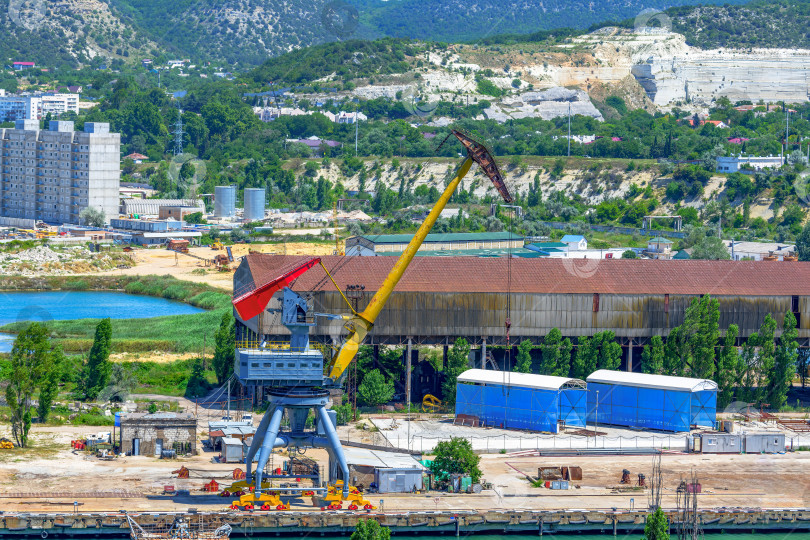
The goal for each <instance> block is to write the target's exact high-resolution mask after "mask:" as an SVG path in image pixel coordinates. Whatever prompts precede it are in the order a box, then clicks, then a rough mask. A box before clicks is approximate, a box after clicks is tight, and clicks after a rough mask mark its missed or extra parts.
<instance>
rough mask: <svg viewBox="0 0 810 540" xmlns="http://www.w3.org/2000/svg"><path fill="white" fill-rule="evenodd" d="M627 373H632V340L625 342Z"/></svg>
mask: <svg viewBox="0 0 810 540" xmlns="http://www.w3.org/2000/svg"><path fill="white" fill-rule="evenodd" d="M625 369H626V370H627V372H628V373H630V372H632V371H633V338H630V339H629V340H627V366H626V368H625Z"/></svg>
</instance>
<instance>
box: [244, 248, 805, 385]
mask: <svg viewBox="0 0 810 540" xmlns="http://www.w3.org/2000/svg"><path fill="white" fill-rule="evenodd" d="M308 259H309V258H308V257H300V256H279V255H267V254H258V253H254V254H250V255H248V256H247V257H244V258H243V259H242V262H241V264H240V266H239V268H238V269H237V271H236V273H235V275H234V290H235V291H236V292H237V293H239V292H242V291H247V290H251V289H252V288H255V287H257V286H261V285H262V284H264V283H266V282H268V281H269V280H271V279H274V278H276V277H278V276H280V275H282V274H283V273H285V272H286V271H288V270H290V269H292V268H293V267H295V266H297V265H300V264H302V263H303V262H305V261H306V260H308ZM322 260H323V263H324V265H325V266H326V267H327V268H328V269H329V271H330V273H331V274H332V276H333V277H334V279H335V281H336V282H337V285H338V287H340V288H341V290H342V291H344V292H347V293H348V294H347V296H348V297H349V301H350V302H354V303H356V307H357V309H358V310H362V309H363V308H364V307H365V306H366V304H367V303H368V302H369V300H370V299H371V297H372V295H373V294H374V292H375V291H376V290H377V288H378V287H379V286H380V284H381V283H382V282H383V280H384V279H385V277H386V276H387V275H388V273H389V271H390V270H391V267H392V266H393V265H394V263H395V262H396V257H337V256H329V257H323V258H322ZM508 263H509V264H508ZM510 272H511V277H510ZM510 283H511V285H510ZM293 289H294V290H296V291H297V292H305V293H310V294H311V295H312V299H313V302H314V305H315V309H316V311H318V312H321V313H344V314H345V313H348V312H349V307H348V306H347V305H346V301H345V300H344V299H343V297H342V296H341V294H340V293H339V292H338V291H337V290H335V287H334V286H333V285H332V283H331V282H330V280H329V278H328V276H327V275H326V274H325V272H324V271H323V269H321V268H320V267H319V266H316V267H315V268H313V269H312V270H310V271H309V272H307V273H305V274H304V275H303V276H301V277H300V278H299V279H298V280H297V281H295V283H294V285H293ZM704 294H710V295H712V297H714V298H717V299H718V300H719V304H720V328H721V331H725V330H726V329H727V328H728V326H729V325H730V324H736V325H737V326H738V327H739V330H740V339H741V340H745V339H747V337H748V336H750V335H751V334H752V333H754V332H757V331H758V330H759V327H760V325H761V324H762V322H763V321H764V319H765V316H766V315H767V314H772V315H773V317H774V318H775V319H776V321H777V323H778V324H779V325H780V327H781V324H782V320H783V318H784V315H785V313H786V312H788V311H790V312H792V313H793V314H794V315H795V316H796V319H797V321H798V327H799V329H798V333H799V346H801V347H808V346H810V264H808V263H803V262H789V263H785V262H762V261H703V260H682V261H661V260H626V259H612V260H607V259H606V260H590V259H588V260H586V259H582V260H580V259H512V260H511V261H507V260H505V259H490V258H468V257H446V258H431V257H418V258H416V259H414V260H413V262H412V263H411V265H410V267H409V268H408V270H407V271H406V272H405V275H404V276H403V277H402V280H401V281H400V282H399V284H398V285H397V287H396V289H395V291H394V292H393V294H392V295H391V298H390V299H389V301H388V303H387V304H386V306H385V308H384V309H383V310H382V312H381V314H380V316H379V317H378V318H377V321H376V322H375V325H374V328H373V330H372V331H371V332H370V333H369V335H368V337H367V343H369V344H372V345H380V344H389V345H402V344H405V343H408V342H409V341H410V343H411V344H414V345H415V344H433V345H449V344H451V343H452V342H453V341H454V340H455V339H456V338H457V337H463V338H466V339H467V340H468V341H470V342H471V344H473V345H476V346H482V347H486V346H489V345H504V344H505V343H506V329H505V325H504V323H505V321H506V318H507V296H508V297H509V308H510V312H509V314H508V315H509V318H510V319H511V329H510V340H511V343H513V344H516V343H519V342H520V341H521V340H523V339H529V340H532V341H533V342H535V343H539V342H541V341H542V338H543V337H544V336H545V335H546V334H548V332H549V331H550V330H551V329H552V328H559V329H560V331H561V332H562V335H563V336H566V337H571V338H576V337H578V336H591V335H593V334H594V333H596V332H600V331H603V330H612V331H614V332H615V333H616V337H617V339H618V341H619V343H620V344H621V345H622V346H623V347H624V348H625V352H626V353H627V354H626V357H627V358H630V359H632V361H633V362H638V360H639V357H640V353H641V351H640V348H639V347H640V346H643V345H645V344H647V343H649V340H650V338H651V337H652V336H656V335H658V336H664V337H666V336H667V335H669V332H670V330H671V329H672V328H674V327H676V326H679V325H680V324H681V323H682V322H683V319H684V314H685V311H686V308H687V307H688V306H689V304H690V302H692V300H694V299H695V298H698V297H700V296H702V295H704ZM270 307H276V306H274V305H273V304H272V303H271V306H270ZM237 320H238V325H237V332H238V337H239V338H240V339H241V338H251V339H255V338H256V337H257V336H256V334H261V335H264V336H266V337H267V338H268V339H270V340H274V339H277V338H281V337H282V336H286V335H287V331H286V329H285V328H284V327H283V326H282V325H280V324H279V322H278V318H277V317H275V316H274V314H273V313H267V312H265V313H263V314H262V315H259V316H258V317H255V318H253V319H251V320H249V321H242V320H239V319H238V316H237ZM342 325H343V322H342V321H330V320H326V319H324V318H318V319H316V321H315V326H314V328H313V331H312V339H313V340H314V341H320V342H324V343H328V342H332V341H337V340H339V339H340V336H341V335H343V334H344V331H343V328H342ZM574 341H575V343H576V340H574ZM634 349H635V352H633V351H634ZM482 356H483V355H482ZM625 367H626V368H628V369H629V368H630V367H632V366H631V365H630V364H626V365H625Z"/></svg>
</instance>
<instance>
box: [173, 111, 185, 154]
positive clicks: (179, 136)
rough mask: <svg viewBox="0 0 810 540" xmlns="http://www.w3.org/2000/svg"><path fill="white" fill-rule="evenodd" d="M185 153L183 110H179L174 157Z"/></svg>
mask: <svg viewBox="0 0 810 540" xmlns="http://www.w3.org/2000/svg"><path fill="white" fill-rule="evenodd" d="M182 153H183V109H178V110H177V122H175V124H174V155H175V156H179V155H180V154H182Z"/></svg>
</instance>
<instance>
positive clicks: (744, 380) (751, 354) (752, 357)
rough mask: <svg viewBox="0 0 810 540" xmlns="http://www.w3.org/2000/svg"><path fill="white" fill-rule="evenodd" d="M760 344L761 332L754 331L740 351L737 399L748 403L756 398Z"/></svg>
mask: <svg viewBox="0 0 810 540" xmlns="http://www.w3.org/2000/svg"><path fill="white" fill-rule="evenodd" d="M758 346H759V333H758V332H754V333H753V334H751V335H750V336H748V339H747V340H745V343H743V345H742V349H741V351H740V360H739V362H738V366H739V368H738V373H737V377H738V380H739V385H738V386H737V399H738V400H739V401H744V402H746V403H749V402H752V401H754V400H755V399H756V386H757V380H758V378H759V365H758V361H759V357H758V356H757V347H758Z"/></svg>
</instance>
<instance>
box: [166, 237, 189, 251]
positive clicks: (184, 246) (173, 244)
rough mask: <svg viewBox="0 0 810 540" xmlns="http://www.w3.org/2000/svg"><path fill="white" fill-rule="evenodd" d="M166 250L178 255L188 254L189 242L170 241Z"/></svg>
mask: <svg viewBox="0 0 810 540" xmlns="http://www.w3.org/2000/svg"><path fill="white" fill-rule="evenodd" d="M166 249H168V250H169V251H176V252H178V253H188V240H174V239H172V240H169V241H168V242H167V243H166Z"/></svg>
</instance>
